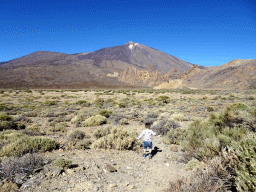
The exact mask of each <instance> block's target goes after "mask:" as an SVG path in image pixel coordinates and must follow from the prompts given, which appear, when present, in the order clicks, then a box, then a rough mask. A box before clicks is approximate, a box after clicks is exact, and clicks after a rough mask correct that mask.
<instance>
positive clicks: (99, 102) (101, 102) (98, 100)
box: [94, 99, 104, 108]
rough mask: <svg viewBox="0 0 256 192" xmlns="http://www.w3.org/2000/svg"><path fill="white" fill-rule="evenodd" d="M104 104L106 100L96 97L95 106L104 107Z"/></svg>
mask: <svg viewBox="0 0 256 192" xmlns="http://www.w3.org/2000/svg"><path fill="white" fill-rule="evenodd" d="M103 104H104V100H103V99H96V100H95V101H94V106H95V107H99V108H102V107H103Z"/></svg>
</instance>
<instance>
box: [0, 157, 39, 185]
mask: <svg viewBox="0 0 256 192" xmlns="http://www.w3.org/2000/svg"><path fill="white" fill-rule="evenodd" d="M42 166H43V159H42V157H41V156H39V155H37V154H27V155H25V156H23V157H10V158H7V159H5V160H4V161H2V163H1V171H0V179H1V180H4V179H5V178H9V179H10V180H11V181H13V182H15V177H16V176H17V175H22V176H23V179H24V180H27V179H28V176H29V175H31V174H33V171H34V170H35V169H38V168H41V167H42ZM19 184H20V183H19Z"/></svg>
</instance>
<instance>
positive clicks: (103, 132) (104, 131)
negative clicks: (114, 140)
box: [92, 127, 111, 139]
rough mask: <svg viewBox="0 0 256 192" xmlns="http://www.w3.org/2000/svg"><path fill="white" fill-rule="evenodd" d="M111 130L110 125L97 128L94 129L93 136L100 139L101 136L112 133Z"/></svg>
mask: <svg viewBox="0 0 256 192" xmlns="http://www.w3.org/2000/svg"><path fill="white" fill-rule="evenodd" d="M110 130H111V128H110V127H107V128H98V129H96V130H94V131H93V134H92V135H93V136H94V137H95V138H96V139H99V138H101V137H104V136H106V135H108V134H110Z"/></svg>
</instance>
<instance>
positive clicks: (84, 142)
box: [75, 139, 92, 150]
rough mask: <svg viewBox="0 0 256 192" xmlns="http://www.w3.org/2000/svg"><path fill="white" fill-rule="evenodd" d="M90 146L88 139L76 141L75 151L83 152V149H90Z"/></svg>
mask: <svg viewBox="0 0 256 192" xmlns="http://www.w3.org/2000/svg"><path fill="white" fill-rule="evenodd" d="M91 144H92V142H91V140H90V139H83V140H81V141H78V142H77V143H76V145H75V147H76V148H77V149H82V150H85V149H90V146H91Z"/></svg>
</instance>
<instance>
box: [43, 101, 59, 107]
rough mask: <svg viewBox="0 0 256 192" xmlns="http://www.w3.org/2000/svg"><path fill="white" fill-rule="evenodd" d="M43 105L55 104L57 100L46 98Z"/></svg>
mask: <svg viewBox="0 0 256 192" xmlns="http://www.w3.org/2000/svg"><path fill="white" fill-rule="evenodd" d="M44 104H45V105H48V106H51V105H57V101H49V100H46V101H45V102H44Z"/></svg>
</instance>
